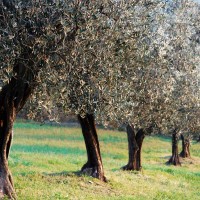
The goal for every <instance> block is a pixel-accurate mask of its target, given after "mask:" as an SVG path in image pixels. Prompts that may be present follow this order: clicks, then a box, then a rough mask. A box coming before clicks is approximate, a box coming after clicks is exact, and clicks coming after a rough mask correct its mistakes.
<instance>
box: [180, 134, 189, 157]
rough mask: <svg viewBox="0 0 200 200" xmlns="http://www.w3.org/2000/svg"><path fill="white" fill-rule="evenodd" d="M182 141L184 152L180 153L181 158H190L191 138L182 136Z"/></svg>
mask: <svg viewBox="0 0 200 200" xmlns="http://www.w3.org/2000/svg"><path fill="white" fill-rule="evenodd" d="M181 140H182V151H181V153H180V157H182V158H190V140H189V138H184V136H183V135H182V134H181Z"/></svg>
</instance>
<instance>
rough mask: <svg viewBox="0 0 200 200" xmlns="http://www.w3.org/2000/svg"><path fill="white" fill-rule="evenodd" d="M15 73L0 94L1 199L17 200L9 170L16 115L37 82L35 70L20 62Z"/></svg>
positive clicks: (16, 65)
mask: <svg viewBox="0 0 200 200" xmlns="http://www.w3.org/2000/svg"><path fill="white" fill-rule="evenodd" d="M28 64H30V63H28ZM29 66H30V65H29ZM13 71H14V74H15V76H14V77H12V78H11V80H10V81H9V83H8V84H7V85H5V86H4V87H3V88H2V90H1V92H0V199H1V198H3V197H4V196H7V197H8V198H9V199H16V195H15V192H14V185H13V181H12V176H11V173H10V172H9V169H8V156H9V150H10V146H11V141H12V134H13V130H12V129H13V123H14V121H15V118H16V114H17V113H18V112H19V111H20V110H21V108H22V107H23V106H24V104H25V102H26V101H27V99H28V97H29V96H30V95H31V93H32V90H33V86H34V84H30V83H32V82H33V81H34V80H35V76H34V74H33V69H28V68H27V67H26V66H25V65H24V64H22V63H20V62H19V63H18V64H17V63H16V64H15V66H14V69H13Z"/></svg>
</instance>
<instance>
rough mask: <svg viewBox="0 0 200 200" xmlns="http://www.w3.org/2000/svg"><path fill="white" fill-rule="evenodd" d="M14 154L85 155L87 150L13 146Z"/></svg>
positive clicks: (47, 146)
mask: <svg viewBox="0 0 200 200" xmlns="http://www.w3.org/2000/svg"><path fill="white" fill-rule="evenodd" d="M11 151H13V152H25V153H42V154H49V153H50V154H62V155H67V154H70V155H85V153H86V152H85V150H84V149H80V148H77V147H57V146H51V145H25V144H23V145H22V144H13V145H12V147H11Z"/></svg>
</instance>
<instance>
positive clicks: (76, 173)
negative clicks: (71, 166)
mask: <svg viewBox="0 0 200 200" xmlns="http://www.w3.org/2000/svg"><path fill="white" fill-rule="evenodd" d="M42 174H43V175H44V176H51V177H56V176H62V177H73V176H77V177H81V176H84V174H83V173H82V172H81V171H62V172H54V173H46V172H43V173H42Z"/></svg>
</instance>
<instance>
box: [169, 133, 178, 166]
mask: <svg viewBox="0 0 200 200" xmlns="http://www.w3.org/2000/svg"><path fill="white" fill-rule="evenodd" d="M178 139H179V135H178V132H177V131H176V130H175V131H174V132H173V134H172V156H171V158H170V159H169V161H168V162H167V164H173V165H175V166H177V165H181V163H180V159H179V154H178Z"/></svg>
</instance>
